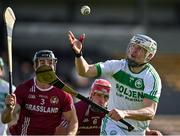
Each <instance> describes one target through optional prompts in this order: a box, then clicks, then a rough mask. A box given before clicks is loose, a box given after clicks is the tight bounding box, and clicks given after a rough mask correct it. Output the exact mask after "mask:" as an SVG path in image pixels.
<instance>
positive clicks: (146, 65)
mask: <svg viewBox="0 0 180 136" xmlns="http://www.w3.org/2000/svg"><path fill="white" fill-rule="evenodd" d="M147 67H148V63H147V64H145V65H144V68H143V69H141V71H139V72H137V73H136V72H133V71H132V70H131V68H130V66H129V65H128V68H129V71H131V72H132V73H134V74H139V73H141V72H142V71H144V70H145V69H146V68H147Z"/></svg>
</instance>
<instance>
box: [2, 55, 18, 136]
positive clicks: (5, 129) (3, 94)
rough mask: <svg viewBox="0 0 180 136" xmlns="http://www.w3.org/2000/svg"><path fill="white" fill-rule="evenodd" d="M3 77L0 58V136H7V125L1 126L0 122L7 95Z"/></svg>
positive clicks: (7, 87) (7, 91)
mask: <svg viewBox="0 0 180 136" xmlns="http://www.w3.org/2000/svg"><path fill="white" fill-rule="evenodd" d="M3 77H4V62H3V59H2V58H1V57H0V136H1V135H3V136H5V135H8V134H7V127H8V125H7V124H3V123H2V122H1V113H2V111H3V110H4V109H5V107H6V106H5V98H6V96H7V95H8V93H9V83H8V82H7V81H5V80H4V79H3ZM13 90H15V86H13Z"/></svg>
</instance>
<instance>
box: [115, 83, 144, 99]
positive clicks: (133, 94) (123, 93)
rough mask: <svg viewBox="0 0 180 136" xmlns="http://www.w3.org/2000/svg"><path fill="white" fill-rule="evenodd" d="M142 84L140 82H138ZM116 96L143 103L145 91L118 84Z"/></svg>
mask: <svg viewBox="0 0 180 136" xmlns="http://www.w3.org/2000/svg"><path fill="white" fill-rule="evenodd" d="M138 83H140V82H138ZM116 89H117V92H116V95H117V96H120V97H123V98H125V99H127V100H129V101H136V102H142V101H143V98H144V93H143V90H137V89H136V90H134V89H130V88H128V87H127V86H125V85H122V84H116Z"/></svg>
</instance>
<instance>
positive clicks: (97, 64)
mask: <svg viewBox="0 0 180 136" xmlns="http://www.w3.org/2000/svg"><path fill="white" fill-rule="evenodd" d="M95 66H96V69H97V76H96V77H100V76H101V74H102V71H101V67H100V63H96V64H95Z"/></svg>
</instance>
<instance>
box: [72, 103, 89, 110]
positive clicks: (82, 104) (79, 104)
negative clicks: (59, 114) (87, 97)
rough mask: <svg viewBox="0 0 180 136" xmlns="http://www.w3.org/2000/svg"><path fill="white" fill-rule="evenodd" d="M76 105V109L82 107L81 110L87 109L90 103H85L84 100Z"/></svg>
mask: <svg viewBox="0 0 180 136" xmlns="http://www.w3.org/2000/svg"><path fill="white" fill-rule="evenodd" d="M74 105H75V108H76V109H81V110H82V109H86V108H87V107H88V104H87V103H85V102H84V101H78V102H76V103H75V104H74Z"/></svg>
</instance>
